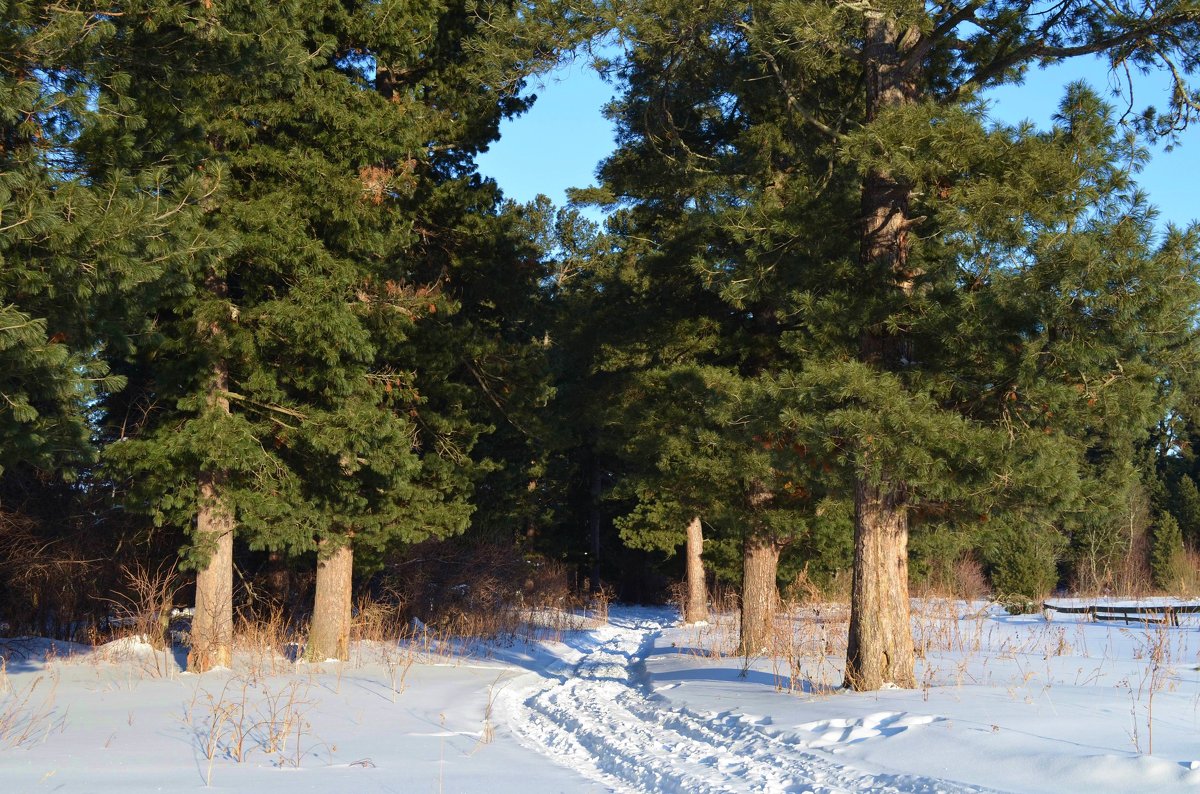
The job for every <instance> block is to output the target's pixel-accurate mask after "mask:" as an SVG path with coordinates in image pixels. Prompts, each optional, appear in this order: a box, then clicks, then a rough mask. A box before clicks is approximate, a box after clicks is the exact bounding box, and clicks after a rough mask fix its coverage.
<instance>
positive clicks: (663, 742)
mask: <svg viewBox="0 0 1200 794" xmlns="http://www.w3.org/2000/svg"><path fill="white" fill-rule="evenodd" d="M672 620H673V618H667V617H666V616H665V615H664V614H663V613H651V612H638V611H634V610H623V611H617V610H614V611H613V613H612V614H610V623H609V625H608V626H605V627H602V628H601V629H597V630H596V634H597V635H598V637H602V638H604V639H603V641H602V642H600V643H599V644H598V645H596V646H595V647H594V648H592V649H591V650H589V651H588V652H587V653H585V655H584V656H583V658H582V659H581V660H580V661H579V662H578V664H576V665H575V669H574V671H572V672H570V673H568V674H566V676H565V677H564V678H561V679H543V681H542V682H541V685H540V687H537V688H535V689H533V690H528V689H527V690H524V691H523V692H521V693H519V694H518V693H516V692H512V691H510V692H508V693H507V698H506V700H507V709H506V711H507V713H508V719H509V724H510V725H511V727H512V729H513V731H514V733H516V734H517V735H518V737H520V739H521V741H522V742H523V743H524V744H525V745H527V746H529V747H531V748H533V749H536V750H538V751H539V752H542V753H544V754H546V755H548V756H550V757H551V758H552V759H554V760H555V761H557V762H558V763H560V764H563V765H565V766H568V767H571V768H573V769H575V770H577V771H578V772H580V773H581V774H583V775H584V776H585V777H588V778H590V779H592V780H595V781H596V782H598V783H601V784H603V785H605V786H608V787H610V788H612V789H613V790H614V791H618V792H645V791H655V792H663V793H664V794H667V793H669V792H679V793H681V794H682V793H683V792H686V794H717V793H718V792H744V791H753V792H769V793H770V794H785V793H786V792H814V793H818V794H824V793H825V792H855V791H867V790H870V791H876V792H892V793H893V794H934V793H935V792H939V793H941V792H945V794H968V793H970V792H983V791H985V790H984V789H980V788H976V787H971V786H964V785H960V784H957V783H950V782H947V781H943V780H938V779H936V778H927V777H920V776H915V775H901V774H887V773H873V772H866V771H863V770H859V769H855V768H853V767H849V766H844V765H841V764H838V763H836V762H834V761H833V760H832V759H830V758H829V757H827V756H826V755H824V754H818V753H813V752H809V751H806V750H805V749H804V748H802V747H799V746H796V745H794V744H791V743H788V742H785V741H783V740H781V739H779V738H776V737H774V736H772V735H770V734H768V733H767V732H765V731H763V730H762V729H760V728H759V727H757V726H755V725H752V724H749V723H747V722H745V721H743V720H740V719H738V718H737V717H736V716H733V715H729V716H724V717H721V718H715V719H705V718H702V717H700V716H699V715H696V714H694V713H692V712H690V711H688V710H687V709H682V708H670V707H668V706H666V705H664V704H663V703H661V702H659V701H657V700H652V699H650V698H649V697H647V696H646V695H645V694H644V689H645V687H644V686H642V684H643V683H644V680H645V673H644V667H643V665H642V660H643V657H644V651H645V650H647V649H649V648H650V647H651V644H652V642H653V639H654V637H655V636H656V635H657V634H658V633H659V632H660V631H661V630H662V629H663V628H664V627H665V626H666V625H668V624H669V623H670V622H671V621H672Z"/></svg>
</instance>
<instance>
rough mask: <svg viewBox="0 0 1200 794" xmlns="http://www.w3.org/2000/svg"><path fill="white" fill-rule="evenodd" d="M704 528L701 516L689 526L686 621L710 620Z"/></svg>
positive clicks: (684, 612)
mask: <svg viewBox="0 0 1200 794" xmlns="http://www.w3.org/2000/svg"><path fill="white" fill-rule="evenodd" d="M703 553H704V528H703V527H702V526H701V524H700V516H695V517H693V518H692V520H691V521H690V522H688V526H687V600H686V601H685V602H684V605H683V621H684V623H704V622H707V621H708V583H707V581H706V580H705V576H704V560H703V559H702V557H701V555H702V554H703Z"/></svg>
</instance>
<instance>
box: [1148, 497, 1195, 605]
mask: <svg viewBox="0 0 1200 794" xmlns="http://www.w3.org/2000/svg"><path fill="white" fill-rule="evenodd" d="M1150 570H1151V571H1152V572H1153V574H1154V584H1155V585H1157V586H1158V587H1161V588H1162V589H1164V590H1167V591H1169V592H1175V593H1177V592H1179V590H1180V588H1181V586H1182V584H1183V582H1184V581H1185V577H1186V574H1187V560H1186V558H1185V557H1184V554H1183V533H1182V532H1180V531H1179V524H1178V523H1177V522H1176V521H1175V517H1174V516H1172V515H1171V514H1170V513H1163V514H1162V515H1160V516H1159V518H1158V521H1157V522H1156V523H1155V526H1154V545H1153V546H1152V547H1151V552H1150Z"/></svg>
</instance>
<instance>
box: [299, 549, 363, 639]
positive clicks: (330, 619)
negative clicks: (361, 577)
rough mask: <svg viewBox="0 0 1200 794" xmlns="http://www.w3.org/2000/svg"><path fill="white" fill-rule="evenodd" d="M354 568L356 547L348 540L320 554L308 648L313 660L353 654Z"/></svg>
mask: <svg viewBox="0 0 1200 794" xmlns="http://www.w3.org/2000/svg"><path fill="white" fill-rule="evenodd" d="M322 545H325V544H324V543H323V544H322ZM322 551H323V549H322ZM353 572H354V551H353V550H352V549H351V548H350V545H349V544H348V543H347V544H346V545H344V546H340V547H338V548H337V549H335V550H334V551H333V552H331V553H329V554H328V555H326V554H324V553H322V554H321V555H320V559H319V560H318V562H317V593H316V596H315V598H314V600H313V616H312V623H311V625H310V626H309V630H308V648H307V649H306V651H305V656H306V657H307V658H308V659H309V661H313V662H322V661H325V660H326V659H340V660H342V661H346V660H348V659H349V658H350V607H351V593H352V591H351V587H350V585H351V576H352V574H353Z"/></svg>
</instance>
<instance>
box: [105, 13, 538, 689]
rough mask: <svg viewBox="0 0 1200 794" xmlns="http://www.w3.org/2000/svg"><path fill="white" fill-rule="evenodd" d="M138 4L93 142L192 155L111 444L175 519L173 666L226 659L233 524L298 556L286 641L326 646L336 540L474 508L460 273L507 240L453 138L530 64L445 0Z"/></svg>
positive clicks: (484, 266) (487, 341) (481, 356)
mask: <svg viewBox="0 0 1200 794" xmlns="http://www.w3.org/2000/svg"><path fill="white" fill-rule="evenodd" d="M145 10H146V11H147V12H152V13H147V14H146V15H142V14H128V15H127V16H126V17H124V18H123V19H124V20H125V22H124V24H125V25H126V27H125V28H124V29H123V35H122V36H121V38H120V45H121V49H119V50H114V52H113V53H112V57H113V58H115V59H118V60H119V61H120V62H121V63H123V64H125V68H126V70H127V73H128V74H129V79H128V81H127V83H126V84H123V85H121V86H115V87H114V88H113V94H114V99H113V100H112V101H123V102H127V103H129V104H131V105H132V106H135V107H137V108H138V109H139V111H140V114H141V115H140V116H139V117H136V118H132V117H131V120H130V121H129V122H128V123H126V124H125V125H124V126H123V127H121V128H120V129H118V130H115V131H114V132H113V133H112V134H111V136H110V137H111V139H112V147H113V148H114V149H115V150H118V151H121V152H124V154H125V156H128V157H135V156H141V155H142V153H145V152H158V153H162V154H163V155H167V154H169V155H170V156H171V157H172V158H174V161H175V162H176V163H177V167H178V168H179V170H180V171H182V172H201V173H203V174H204V175H205V177H204V178H205V179H206V181H207V184H208V187H209V189H208V191H207V195H206V198H205V203H204V207H205V211H206V225H207V228H208V231H209V233H210V234H211V235H212V236H213V237H214V238H215V239H218V240H220V241H221V247H220V248H219V250H218V251H217V252H216V253H215V255H212V256H208V257H196V258H194V259H193V260H192V261H191V262H190V263H189V266H188V267H187V268H182V269H180V270H179V271H178V272H177V273H176V274H175V275H176V278H177V281H178V283H179V287H178V290H177V291H176V292H175V293H174V294H173V295H171V296H168V298H169V299H168V300H165V301H164V302H163V303H162V304H160V305H158V306H156V307H154V308H153V311H154V312H155V314H156V316H157V317H158V318H159V320H158V324H159V328H158V330H159V337H158V346H157V347H156V348H155V349H152V350H151V349H145V350H143V351H142V354H141V357H140V358H139V359H138V360H137V361H136V362H134V363H132V364H130V365H129V366H130V369H131V370H133V371H135V372H137V373H139V384H140V385H141V386H142V388H143V389H144V390H145V391H144V392H142V393H141V394H140V395H139V396H138V397H137V402H138V403H139V404H142V405H148V406H153V408H152V410H150V411H146V412H144V413H143V414H142V415H141V417H140V419H139V422H138V425H137V427H136V428H133V430H135V431H136V432H127V438H126V440H124V441H123V442H122V443H119V444H114V445H113V446H112V447H111V452H110V460H111V461H112V463H113V464H114V465H115V466H118V467H120V468H123V469H124V470H125V471H128V472H130V473H131V474H132V475H134V477H135V478H136V481H135V490H136V493H137V495H139V496H140V497H141V500H142V502H141V504H142V507H143V508H144V509H147V510H150V511H151V512H152V513H153V514H154V515H155V517H156V520H158V521H161V522H169V523H171V524H173V525H175V526H182V527H186V526H189V524H190V522H191V519H192V518H193V516H195V517H196V519H197V520H196V523H195V528H194V530H193V538H194V542H193V544H192V546H191V548H190V550H189V552H188V554H189V558H190V559H192V560H193V562H194V564H196V565H197V566H198V568H199V570H200V574H199V577H198V590H197V611H196V615H195V617H194V619H193V620H194V623H193V632H192V634H193V663H194V665H195V667H196V668H197V669H201V670H203V669H206V668H208V667H210V666H213V665H217V664H223V663H225V661H226V660H227V659H228V655H229V638H230V627H231V623H232V618H231V612H230V602H231V599H232V593H231V589H230V562H229V560H230V556H229V555H230V553H231V548H232V546H231V544H232V537H233V534H234V531H235V530H236V532H237V533H238V534H239V535H240V536H241V537H243V538H244V539H245V540H246V541H247V542H248V543H249V544H250V545H251V547H253V548H266V549H283V550H287V551H288V552H289V553H291V554H300V553H305V552H314V551H315V552H316V553H317V556H318V568H317V579H318V582H317V595H316V605H315V608H314V612H313V621H312V626H311V630H310V642H309V647H308V650H307V653H308V654H309V656H311V657H313V658H320V659H323V658H327V657H336V658H345V657H346V654H347V652H348V647H347V643H348V640H349V615H350V598H351V591H350V586H351V582H352V572H353V567H354V559H355V552H359V553H361V554H365V555H367V557H371V556H374V558H375V559H378V555H379V553H380V552H382V551H383V550H385V549H386V548H388V547H389V546H390V545H391V544H394V543H400V542H405V543H409V542H417V541H420V540H424V539H427V538H430V537H444V536H447V535H452V534H456V533H459V532H462V531H463V529H464V528H465V527H466V525H467V522H468V519H469V517H470V515H471V512H472V505H471V503H470V500H469V497H470V494H471V488H472V484H473V480H474V478H475V477H476V476H477V474H478V473H479V471H480V468H479V463H478V461H475V460H473V458H472V449H473V446H474V444H475V442H476V440H477V439H478V437H479V435H480V434H481V433H482V432H484V431H485V430H486V429H487V427H486V425H485V424H484V420H485V419H486V414H485V413H484V412H482V411H480V410H478V408H479V406H480V404H481V403H482V402H483V400H482V398H481V397H479V396H478V391H477V389H478V388H480V387H479V384H478V378H477V377H476V375H477V374H478V372H479V370H480V369H487V368H489V367H490V362H489V357H496V356H500V355H502V354H503V345H502V344H499V343H497V341H496V340H495V339H494V337H493V334H495V333H496V331H497V330H498V329H499V328H500V327H501V326H502V325H503V324H504V319H503V318H498V319H497V318H496V317H495V304H492V305H491V307H490V308H489V307H488V303H487V297H486V296H485V295H483V294H482V293H484V292H485V291H486V290H488V289H492V288H493V287H494V285H495V281H494V278H491V277H493V276H494V275H495V274H496V273H497V272H502V271H503V270H504V269H505V267H506V266H508V265H510V264H511V263H512V258H511V257H513V256H514V254H515V253H517V252H519V245H517V244H515V243H514V242H512V234H511V232H510V231H506V229H507V228H508V227H506V225H505V224H506V222H505V221H504V220H503V219H502V218H500V217H499V216H498V215H497V213H496V202H497V196H496V193H495V190H494V188H493V187H491V186H489V185H486V184H481V183H480V182H479V180H478V178H477V177H476V176H475V175H474V173H473V167H472V158H473V157H474V155H475V154H476V153H477V152H478V151H480V150H481V149H482V147H483V146H485V145H486V144H487V142H488V141H490V140H491V139H492V138H493V137H494V136H495V134H496V129H497V125H498V123H499V120H500V119H501V118H502V117H503V116H504V115H506V114H510V113H513V112H516V111H518V110H520V109H521V108H522V107H523V102H522V101H521V100H520V99H518V98H517V96H516V95H515V93H514V92H515V91H517V90H519V88H520V79H519V78H518V77H513V76H512V75H511V74H509V72H508V70H510V69H516V68H517V66H521V65H523V66H522V68H532V67H531V66H529V65H528V64H526V61H528V63H529V64H534V63H539V62H540V61H538V59H537V58H535V57H532V56H522V55H521V52H523V51H518V50H513V49H512V48H511V47H510V49H509V50H501V51H500V54H495V53H493V54H488V55H486V56H485V55H482V54H480V53H481V52H483V50H484V48H482V47H476V46H474V44H478V43H479V42H476V41H475V40H474V39H475V38H479V39H480V40H481V41H482V39H483V38H484V37H483V36H482V34H480V33H479V31H481V30H488V31H490V28H489V27H488V25H487V24H486V22H487V20H484V19H482V18H480V17H479V16H477V15H473V14H468V13H467V12H466V11H465V10H464V9H462V8H459V7H452V8H440V7H421V8H409V7H407V6H402V5H400V4H394V3H387V4H383V5H378V4H373V3H361V4H344V3H333V2H330V3H284V4H266V5H264V4H261V3H250V2H247V3H235V4H232V5H231V4H220V5H216V4H214V5H212V6H211V7H205V8H203V9H196V8H193V7H191V6H187V5H175V4H172V3H165V2H164V3H163V4H161V5H155V6H148V7H147V8H146V9H145ZM495 12H496V14H497V16H496V17H495V18H493V20H492V21H493V22H498V21H499V18H500V17H501V16H505V15H509V16H511V15H512V14H513V13H514V12H513V11H512V10H511V9H510V10H508V11H505V10H504V9H499V8H498V9H495ZM414 30H422V31H425V32H426V34H427V35H426V36H424V37H421V38H418V39H414V38H413V36H412V31H414ZM505 53H507V59H505V58H504V57H501V56H502V55H504V54H505ZM523 57H525V59H524V60H523V59H522V58H523ZM541 57H542V59H543V60H544V59H545V58H546V57H548V56H541ZM501 77H507V81H505V80H503V79H501ZM498 241H502V242H503V243H504V245H503V246H501V248H500V250H495V248H494V247H493V245H494V244H495V243H496V242H498ZM489 318H490V319H489ZM510 347H511V345H510ZM473 368H474V370H473ZM483 388H486V386H485V387H483ZM113 421H114V424H115V423H116V417H115V416H113ZM124 426H125V427H127V428H128V425H124ZM210 579H212V580H213V584H212V586H211V587H210V586H209V580H210ZM206 604H207V605H209V606H205V605H206Z"/></svg>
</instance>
